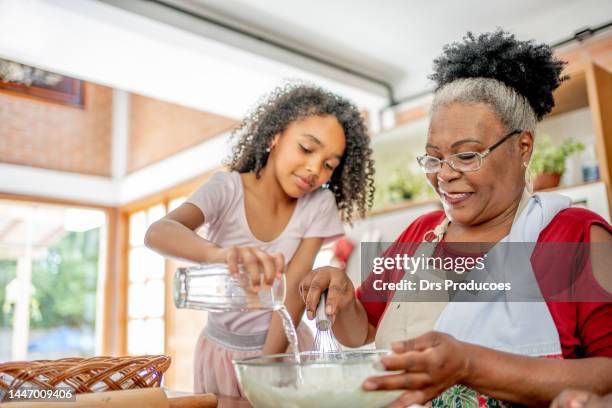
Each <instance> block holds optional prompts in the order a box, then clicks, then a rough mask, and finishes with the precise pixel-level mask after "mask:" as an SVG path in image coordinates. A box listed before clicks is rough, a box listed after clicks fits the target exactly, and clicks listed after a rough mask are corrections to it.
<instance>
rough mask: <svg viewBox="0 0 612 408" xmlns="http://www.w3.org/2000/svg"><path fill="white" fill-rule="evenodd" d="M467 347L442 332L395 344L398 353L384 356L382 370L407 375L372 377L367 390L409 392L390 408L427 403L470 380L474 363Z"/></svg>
mask: <svg viewBox="0 0 612 408" xmlns="http://www.w3.org/2000/svg"><path fill="white" fill-rule="evenodd" d="M464 344H465V343H462V342H460V341H458V340H456V339H455V338H454V337H452V336H449V335H447V334H444V333H438V332H429V333H426V334H424V335H422V336H419V337H417V338H414V339H411V340H405V341H400V342H395V343H393V345H392V350H393V351H394V353H395V354H392V355H389V356H383V357H381V360H380V365H381V367H379V368H381V369H384V370H389V371H400V370H401V371H403V372H402V373H400V374H391V375H385V376H379V377H370V378H368V379H367V380H366V381H365V382H364V384H363V388H364V389H365V390H398V389H404V390H406V392H404V394H402V395H401V396H400V397H399V398H398V399H397V400H396V401H394V402H393V403H392V404H391V405H389V407H390V408H400V407H406V406H409V405H412V404H424V403H426V402H427V401H430V400H431V399H433V398H434V397H436V396H438V395H439V394H440V393H442V392H443V391H444V390H446V389H447V388H449V387H451V386H453V385H455V384H459V383H461V382H462V381H463V380H464V379H465V378H466V377H467V375H468V372H469V366H470V364H469V358H468V357H467V352H466V351H465V346H464Z"/></svg>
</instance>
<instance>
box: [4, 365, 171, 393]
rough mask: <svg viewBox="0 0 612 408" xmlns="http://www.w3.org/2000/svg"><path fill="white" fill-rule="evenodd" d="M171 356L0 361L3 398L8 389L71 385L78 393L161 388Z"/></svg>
mask: <svg viewBox="0 0 612 408" xmlns="http://www.w3.org/2000/svg"><path fill="white" fill-rule="evenodd" d="M170 361H171V359H170V357H169V356H164V355H161V356H136V357H134V356H126V357H91V358H63V359H60V360H36V361H14V362H8V363H2V364H0V400H1V397H2V395H4V394H5V393H6V392H7V391H8V390H9V389H12V390H18V389H19V388H20V387H34V388H39V389H53V388H55V387H69V388H71V389H73V390H74V391H75V392H76V393H77V394H78V393H86V392H101V391H113V390H126V389H131V388H148V387H159V386H160V385H161V380H162V376H163V374H164V372H165V371H166V370H167V369H168V367H169V366H170Z"/></svg>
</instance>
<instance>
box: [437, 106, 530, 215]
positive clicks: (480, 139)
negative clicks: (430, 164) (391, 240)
mask: <svg viewBox="0 0 612 408" xmlns="http://www.w3.org/2000/svg"><path fill="white" fill-rule="evenodd" d="M507 133H508V129H506V128H505V127H504V126H503V124H502V123H501V121H500V120H499V119H498V117H497V115H496V114H495V113H494V112H493V111H492V110H491V109H490V108H489V107H488V106H487V105H485V104H479V103H452V104H450V105H446V106H441V107H439V108H437V109H436V111H435V112H434V114H433V116H432V118H431V123H430V126H429V134H428V137H427V146H426V152H427V154H428V155H429V156H434V157H437V158H439V159H446V158H447V157H448V156H449V155H451V154H456V153H462V152H469V151H471V152H481V153H482V152H483V151H484V150H485V149H487V148H488V147H490V146H491V145H493V144H494V143H496V142H497V141H499V140H500V139H501V138H502V137H503V136H504V135H506V134H507ZM532 141H533V137H532V136H531V134H529V133H526V132H524V133H521V134H519V135H518V136H513V137H510V138H509V139H508V140H506V141H505V142H504V143H503V144H502V145H500V146H499V147H497V148H496V149H495V150H493V151H492V152H491V153H490V154H489V155H488V156H487V157H486V158H484V159H483V160H482V166H481V167H480V169H479V170H476V171H471V172H464V173H461V172H458V171H456V170H454V169H452V168H451V167H450V166H449V165H448V163H443V164H442V168H441V169H440V171H439V172H438V173H430V174H427V178H428V181H429V183H430V184H431V185H432V187H433V188H434V189H435V191H436V192H437V193H438V195H439V196H440V199H441V201H442V204H443V206H444V211H445V212H446V215H447V216H448V218H449V219H450V220H451V221H452V222H454V223H457V224H460V225H466V226H472V225H478V224H480V223H482V222H486V221H488V220H491V219H493V218H495V217H497V216H499V215H500V214H502V213H503V212H504V211H505V210H507V209H508V208H509V207H510V206H511V205H512V203H513V201H514V200H516V198H517V197H518V196H520V194H521V193H522V190H523V188H524V171H525V168H524V167H523V162H524V161H528V159H529V154H530V152H531V147H532V145H531V143H532Z"/></svg>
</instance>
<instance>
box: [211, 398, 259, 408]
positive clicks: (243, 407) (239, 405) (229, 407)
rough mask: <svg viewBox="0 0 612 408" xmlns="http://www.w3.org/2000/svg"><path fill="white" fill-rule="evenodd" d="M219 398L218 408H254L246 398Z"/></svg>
mask: <svg viewBox="0 0 612 408" xmlns="http://www.w3.org/2000/svg"><path fill="white" fill-rule="evenodd" d="M217 398H218V399H219V405H217V408H253V406H252V405H251V404H250V403H249V401H247V400H246V398H240V397H224V396H219V397H217Z"/></svg>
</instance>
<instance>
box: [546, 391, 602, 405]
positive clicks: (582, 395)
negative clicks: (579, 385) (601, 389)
mask: <svg viewBox="0 0 612 408" xmlns="http://www.w3.org/2000/svg"><path fill="white" fill-rule="evenodd" d="M611 406H612V395H611V396H608V397H604V398H602V397H600V396H598V395H595V394H593V393H591V392H588V391H583V390H572V389H569V390H565V391H563V392H562V393H561V394H559V395H558V396H557V398H555V399H554V401H553V402H552V403H551V404H550V408H605V407H611Z"/></svg>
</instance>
